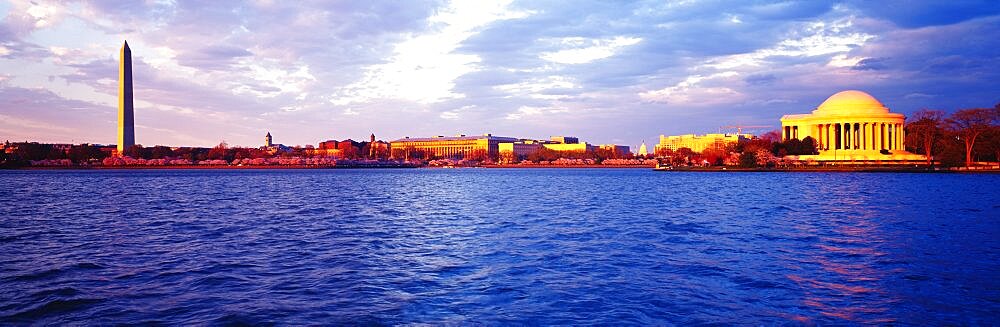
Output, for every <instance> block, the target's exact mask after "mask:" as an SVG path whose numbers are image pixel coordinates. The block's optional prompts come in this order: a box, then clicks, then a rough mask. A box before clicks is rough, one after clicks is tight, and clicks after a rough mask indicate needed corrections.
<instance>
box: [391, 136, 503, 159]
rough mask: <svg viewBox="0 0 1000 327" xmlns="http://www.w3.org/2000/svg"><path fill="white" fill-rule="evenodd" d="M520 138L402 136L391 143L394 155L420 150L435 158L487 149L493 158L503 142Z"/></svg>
mask: <svg viewBox="0 0 1000 327" xmlns="http://www.w3.org/2000/svg"><path fill="white" fill-rule="evenodd" d="M517 141H518V139H516V138H513V137H500V136H493V135H491V134H486V135H482V136H466V135H459V136H452V137H445V136H438V137H425V138H408V137H407V138H402V139H398V140H395V141H392V142H391V143H390V145H389V147H390V148H392V149H394V150H395V151H394V152H393V155H394V156H397V153H396V152H399V151H403V152H406V151H420V152H423V153H424V154H425V156H427V157H435V158H460V157H462V156H464V155H466V154H472V153H475V152H476V151H485V153H486V154H488V155H489V156H490V157H491V158H496V156H497V155H498V154H499V153H500V148H499V145H500V144H501V143H513V142H517Z"/></svg>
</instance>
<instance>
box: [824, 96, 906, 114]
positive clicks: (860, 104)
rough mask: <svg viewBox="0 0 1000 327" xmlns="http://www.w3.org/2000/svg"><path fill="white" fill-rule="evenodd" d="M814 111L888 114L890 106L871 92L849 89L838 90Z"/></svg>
mask: <svg viewBox="0 0 1000 327" xmlns="http://www.w3.org/2000/svg"><path fill="white" fill-rule="evenodd" d="M813 113H814V114H821V115H857V114H886V113H889V108H886V107H885V105H883V104H882V103H881V102H879V101H878V100H876V99H875V97H873V96H871V94H868V93H865V92H862V91H857V90H847V91H841V92H837V94H834V95H832V96H830V97H829V98H827V99H826V101H823V103H822V104H820V105H819V107H817V108H816V110H815V111H813Z"/></svg>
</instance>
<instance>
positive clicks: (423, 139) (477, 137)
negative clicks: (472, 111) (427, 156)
mask: <svg viewBox="0 0 1000 327" xmlns="http://www.w3.org/2000/svg"><path fill="white" fill-rule="evenodd" d="M481 139H490V140H496V141H506V142H516V141H518V140H519V139H517V138H513V137H502V136H493V135H491V134H486V135H462V136H437V137H406V138H401V139H398V140H395V141H393V142H433V141H471V140H481Z"/></svg>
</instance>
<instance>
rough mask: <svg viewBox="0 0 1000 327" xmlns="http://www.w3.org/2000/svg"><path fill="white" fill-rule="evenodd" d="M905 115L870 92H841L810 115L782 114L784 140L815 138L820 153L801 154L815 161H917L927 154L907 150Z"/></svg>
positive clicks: (804, 157)
mask: <svg viewBox="0 0 1000 327" xmlns="http://www.w3.org/2000/svg"><path fill="white" fill-rule="evenodd" d="M905 120H906V117H905V116H903V114H898V113H891V112H889V108H886V107H885V105H883V104H882V103H881V102H879V101H878V100H876V99H875V98H874V97H872V96H871V95H869V94H868V93H865V92H862V91H856V90H848V91H842V92H838V93H837V94H834V95H832V96H830V97H829V98H827V99H826V101H823V103H822V104H820V105H819V107H817V108H816V110H813V111H812V113H811V114H799V115H785V116H783V117H781V132H782V135H781V138H782V141H784V140H789V139H799V140H802V139H805V138H806V137H807V136H808V137H812V138H813V140H814V141H815V142H816V148H817V149H818V150H819V154H818V155H802V156H798V159H799V160H815V161H883V162H884V163H915V162H920V161H923V160H926V159H925V157H924V156H922V155H917V154H913V153H909V152H906V150H905V148H904V146H903V142H904V140H905V139H906V132H905V131H904V130H903V125H904V121H905Z"/></svg>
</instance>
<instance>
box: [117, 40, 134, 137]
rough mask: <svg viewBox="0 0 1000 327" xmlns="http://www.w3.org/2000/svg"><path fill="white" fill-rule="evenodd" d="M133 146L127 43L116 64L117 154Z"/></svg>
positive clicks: (129, 56)
mask: <svg viewBox="0 0 1000 327" xmlns="http://www.w3.org/2000/svg"><path fill="white" fill-rule="evenodd" d="M133 145H135V121H134V119H133V113H132V50H131V49H129V48H128V41H125V45H123V46H122V51H121V62H120V63H119V64H118V154H119V155H123V154H124V153H125V150H127V149H128V148H130V147H132V146H133Z"/></svg>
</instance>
